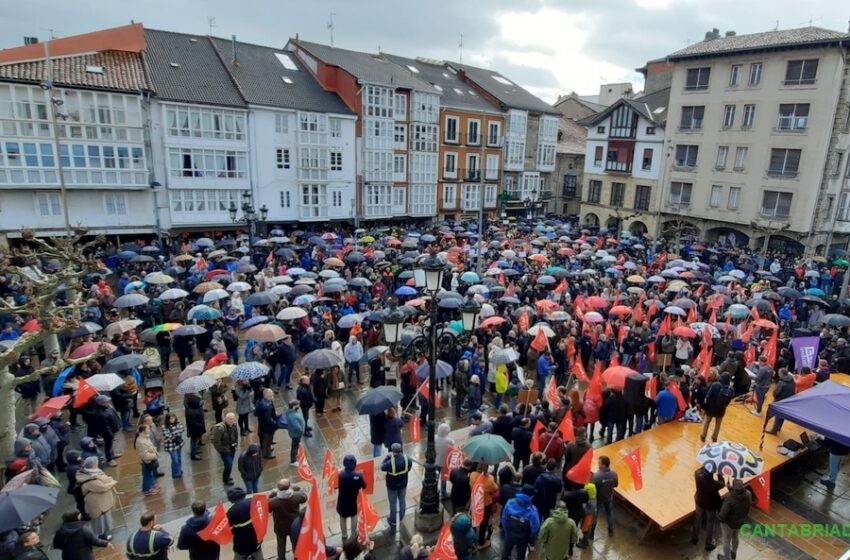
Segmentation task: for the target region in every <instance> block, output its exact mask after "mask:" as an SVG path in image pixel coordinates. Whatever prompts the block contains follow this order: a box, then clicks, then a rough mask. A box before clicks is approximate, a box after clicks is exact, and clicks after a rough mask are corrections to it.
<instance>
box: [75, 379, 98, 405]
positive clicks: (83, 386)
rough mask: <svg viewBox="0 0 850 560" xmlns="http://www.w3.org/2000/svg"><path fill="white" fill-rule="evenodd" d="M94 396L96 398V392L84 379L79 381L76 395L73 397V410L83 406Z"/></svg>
mask: <svg viewBox="0 0 850 560" xmlns="http://www.w3.org/2000/svg"><path fill="white" fill-rule="evenodd" d="M95 396H97V390H96V389H95V388H94V387H92V386H91V385H89V383H88V381H86V380H85V379H80V385H79V387H77V393H76V394H75V395H74V408H80V407H81V406H85V404H86V403H87V402H89V401H90V400H91V398H92V397H95Z"/></svg>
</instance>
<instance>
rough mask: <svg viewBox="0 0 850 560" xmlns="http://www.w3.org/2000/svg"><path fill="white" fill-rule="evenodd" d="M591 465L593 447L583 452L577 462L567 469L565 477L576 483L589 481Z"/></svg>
mask: <svg viewBox="0 0 850 560" xmlns="http://www.w3.org/2000/svg"><path fill="white" fill-rule="evenodd" d="M591 467H593V448H592V447H591V448H590V449H588V450H587V451H585V452H584V455H582V457H581V459H579V461H578V463H576V464H575V465H573V467H572V468H571V469H570V470H568V471H567V474H566V477H567V478H568V479H569V480H572V481H573V482H576V483H578V484H587V483H588V482H590V469H591Z"/></svg>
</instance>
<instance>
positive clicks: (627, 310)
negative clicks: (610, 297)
mask: <svg viewBox="0 0 850 560" xmlns="http://www.w3.org/2000/svg"><path fill="white" fill-rule="evenodd" d="M631 313H632V308H631V307H629V306H628V305H615V306H614V307H612V308H611V311H609V312H608V315H631Z"/></svg>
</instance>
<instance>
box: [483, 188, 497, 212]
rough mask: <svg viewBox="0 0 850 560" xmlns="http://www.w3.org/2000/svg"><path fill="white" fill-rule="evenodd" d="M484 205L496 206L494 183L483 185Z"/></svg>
mask: <svg viewBox="0 0 850 560" xmlns="http://www.w3.org/2000/svg"><path fill="white" fill-rule="evenodd" d="M484 207H485V208H495V207H496V185H484Z"/></svg>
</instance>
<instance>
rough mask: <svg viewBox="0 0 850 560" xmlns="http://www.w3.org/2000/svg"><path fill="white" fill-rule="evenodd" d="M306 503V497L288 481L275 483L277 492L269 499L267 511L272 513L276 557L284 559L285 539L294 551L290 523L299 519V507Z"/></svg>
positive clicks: (283, 479) (283, 480)
mask: <svg viewBox="0 0 850 560" xmlns="http://www.w3.org/2000/svg"><path fill="white" fill-rule="evenodd" d="M305 503H307V495H306V494H304V493H303V492H301V491H300V490H298V489H297V488H295V489H293V488H292V486H291V484H290V482H289V480H288V479H286V478H282V479H280V480H279V481H278V482H277V490H276V491H275V492H273V493H272V496H271V498H270V499H269V511H271V513H272V522H273V527H274V534H275V537H276V539H277V557H278V558H286V539H289V541H290V543H291V544H292V549H293V550H295V539H294V538H293V536H292V523H293V522H294V521H295V520H296V519H297V518H298V517H299V515H300V510H301V505H302V504H305Z"/></svg>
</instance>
